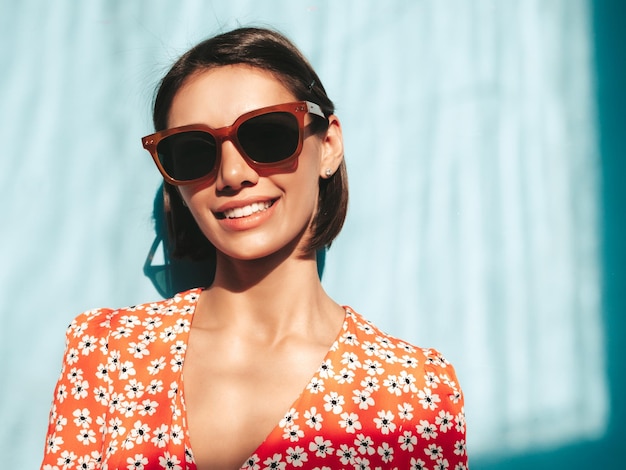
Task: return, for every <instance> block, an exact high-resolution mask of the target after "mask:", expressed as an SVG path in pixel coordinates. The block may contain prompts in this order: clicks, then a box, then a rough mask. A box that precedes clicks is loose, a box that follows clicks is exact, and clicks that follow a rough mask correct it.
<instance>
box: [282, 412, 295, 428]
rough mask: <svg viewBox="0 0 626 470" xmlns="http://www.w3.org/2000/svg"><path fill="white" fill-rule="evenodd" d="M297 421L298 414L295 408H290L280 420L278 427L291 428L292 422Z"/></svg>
mask: <svg viewBox="0 0 626 470" xmlns="http://www.w3.org/2000/svg"><path fill="white" fill-rule="evenodd" d="M297 419H298V412H297V411H296V409H295V408H291V409H290V410H289V411H288V412H287V413H285V416H283V418H282V419H281V420H280V422H279V423H278V426H279V427H281V428H284V427H289V426H292V425H293V423H294V421H296V420H297Z"/></svg>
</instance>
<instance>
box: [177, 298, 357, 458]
mask: <svg viewBox="0 0 626 470" xmlns="http://www.w3.org/2000/svg"><path fill="white" fill-rule="evenodd" d="M202 290H203V289H202V288H196V289H191V291H189V292H188V293H195V294H196V298H195V299H194V300H193V304H192V306H193V310H192V311H191V320H190V321H191V324H192V325H193V319H194V317H195V314H196V308H197V306H198V301H199V300H200V293H201V292H202ZM342 308H343V311H344V317H343V322H342V324H341V327H340V328H339V331H338V332H337V334H336V335H335V339H334V340H333V342H332V343H331V345H330V347H329V348H328V350H327V351H326V354H325V355H324V358H323V359H322V360H321V361H320V363H319V366H318V368H317V369H316V370H315V372H313V374H312V376H311V377H310V378H309V380H308V382H307V383H306V385H305V386H304V388H303V389H302V390H301V391H300V393H299V394H298V396H297V397H296V398H295V400H294V401H293V402H292V403H291V405H289V407H288V408H287V409H286V410H285V412H284V413H283V415H282V417H284V416H285V415H286V414H287V413H289V411H290V410H292V409H297V408H298V404H299V403H300V401H301V400H302V397H303V396H304V394H305V392H306V391H307V390H308V389H309V386H310V385H311V384H312V383H313V382H315V381H316V380H320V379H321V375H320V372H321V369H322V365H323V364H324V363H326V362H328V361H329V360H330V361H331V363H332V362H333V361H332V360H331V359H332V356H333V354H334V353H335V351H337V349H338V344H339V340H340V338H341V337H342V336H343V335H344V333H345V332H346V331H347V330H348V319H349V318H350V314H351V311H350V309H349V308H348V307H346V306H343V307H342ZM190 334H191V327H190V328H189V331H187V332H186V334H185V338H184V341H185V344H186V345H188V344H189V336H190ZM186 357H187V349H185V352H184V355H183V367H181V368H180V371H179V379H178V383H179V387H178V389H179V400H180V405H181V406H180V409H181V416H182V419H183V423H184V431H185V448H186V449H188V450H189V451H190V454H191V462H192V464H193V468H195V469H197V465H196V460H195V457H194V453H193V448H192V447H191V439H190V437H189V420H188V419H187V405H186V403H185V380H184V375H183V370H184V368H185V367H184V361H185V359H186ZM282 417H281V419H282ZM278 431H280V420H279V421H278V422H277V423H276V424H275V425H274V427H273V428H272V429H271V430H270V431H269V432H268V433H267V435H266V436H265V438H264V439H263V440H262V441H261V443H260V444H259V445H258V446H257V447H256V448H255V449H254V451H252V453H251V454H250V455H249V456H248V457H246V458H245V459H244V460H243V462H242V463H241V466H240V467H239V470H243V469H245V466H246V463H247V462H248V460H250V459H251V458H252V457H253V456H254V455H257V454H258V453H259V449H261V448H262V447H263V446H264V445H265V443H266V442H267V441H268V440H269V439H270V438H271V437H272V436H273V435H274V434H275V433H276V432H278Z"/></svg>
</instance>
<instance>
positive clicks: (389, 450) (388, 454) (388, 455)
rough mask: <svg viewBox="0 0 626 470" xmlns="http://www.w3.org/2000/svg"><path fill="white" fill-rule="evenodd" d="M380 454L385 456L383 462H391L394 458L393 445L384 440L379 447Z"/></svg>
mask: <svg viewBox="0 0 626 470" xmlns="http://www.w3.org/2000/svg"><path fill="white" fill-rule="evenodd" d="M378 455H380V456H381V457H382V458H383V462H385V463H389V462H391V461H392V460H393V447H390V446H389V443H387V442H383V443H382V445H380V446H379V447H378Z"/></svg>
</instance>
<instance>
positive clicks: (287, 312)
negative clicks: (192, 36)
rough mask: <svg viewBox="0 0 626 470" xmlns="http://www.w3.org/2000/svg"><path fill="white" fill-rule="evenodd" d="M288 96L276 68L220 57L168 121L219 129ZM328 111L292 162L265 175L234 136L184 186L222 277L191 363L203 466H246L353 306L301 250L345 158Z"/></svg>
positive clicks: (190, 404) (193, 424) (199, 314)
mask: <svg viewBox="0 0 626 470" xmlns="http://www.w3.org/2000/svg"><path fill="white" fill-rule="evenodd" d="M290 101H296V98H295V97H294V96H293V95H292V94H291V92H290V91H289V90H288V89H287V88H285V87H284V86H283V85H282V83H281V82H280V81H279V80H278V79H277V78H276V77H275V76H274V75H272V74H271V73H269V72H266V71H263V70H260V69H255V68H251V67H249V66H246V65H233V66H224V67H218V68H214V69H210V70H205V71H200V72H198V73H196V74H194V75H193V76H191V77H190V78H188V79H187V82H186V83H185V84H184V85H183V87H182V88H181V89H180V90H179V91H178V93H177V94H176V96H175V98H174V101H173V103H172V107H171V110H170V113H169V119H168V126H169V127H178V126H183V125H186V124H198V123H201V124H206V125H208V126H211V127H213V128H219V127H223V126H227V125H230V124H232V123H233V122H234V121H235V119H236V118H237V117H239V116H240V115H241V114H243V113H245V112H247V111H251V110H254V109H258V108H262V107H265V106H270V105H274V104H280V103H286V102H290ZM310 119H312V118H311V116H307V117H306V122H309V120H310ZM329 120H330V126H329V129H328V132H326V133H325V134H322V135H311V136H307V135H306V134H305V137H306V138H305V141H304V146H303V149H302V152H301V154H300V156H299V157H298V167H297V169H296V170H295V171H293V172H288V173H287V172H282V173H280V172H279V173H274V174H270V175H263V174H259V173H257V172H256V171H255V170H254V169H252V168H251V167H250V166H248V165H247V163H246V162H245V160H244V159H243V157H242V156H241V155H240V154H239V153H238V151H237V149H236V148H235V146H234V145H233V144H232V142H229V141H227V142H225V143H224V144H223V145H222V159H221V165H220V167H219V169H218V173H217V176H216V178H215V180H214V181H210V182H208V183H206V182H205V183H199V184H197V185H191V186H183V187H181V188H180V193H181V195H182V197H183V199H184V201H185V203H186V204H187V206H188V208H189V210H190V211H191V212H192V214H193V215H194V218H195V219H196V221H197V222H198V225H199V227H200V228H201V230H202V231H203V233H204V234H205V236H206V237H207V238H208V239H209V240H210V241H211V242H212V243H213V245H214V246H215V247H216V249H217V265H216V275H215V281H214V283H213V285H212V286H211V287H209V288H208V289H206V290H205V291H203V292H202V294H201V296H200V300H199V302H198V306H197V310H196V313H195V315H194V319H193V323H192V327H191V334H190V338H189V345H188V348H187V353H186V358H185V364H184V370H183V374H184V397H185V403H186V408H187V419H188V427H189V435H190V440H191V446H192V449H193V453H194V458H195V461H196V464H197V466H198V469H199V470H204V469H211V470H214V469H229V470H232V469H238V468H239V467H240V466H241V465H242V464H243V462H244V461H245V459H246V458H247V457H248V456H250V455H251V454H252V453H254V451H255V449H256V448H257V447H258V446H259V445H260V444H261V443H262V442H263V440H264V439H265V437H266V436H267V435H268V434H269V433H270V432H271V431H272V429H273V428H274V427H275V426H276V425H277V424H278V422H279V421H280V420H281V418H282V417H283V415H284V414H285V413H286V412H287V411H288V410H289V408H290V406H291V404H292V403H293V402H294V401H295V400H296V399H297V398H298V396H299V394H300V392H301V391H302V390H303V389H304V388H305V387H306V385H307V383H308V381H309V379H310V378H311V376H312V375H313V374H314V373H315V371H316V370H317V368H318V367H319V365H320V364H321V362H322V360H323V359H324V356H325V355H326V353H327V352H328V349H329V347H330V346H331V344H332V343H333V341H334V340H335V338H336V337H337V335H338V333H339V330H340V329H341V325H342V323H343V320H344V316H345V312H344V310H343V309H342V308H341V307H340V306H339V305H337V304H336V303H335V302H334V301H333V300H332V299H330V298H329V297H328V296H327V295H326V293H325V292H324V290H323V289H322V286H321V284H320V281H319V278H318V274H317V266H316V261H315V254H314V253H310V252H309V253H307V252H305V250H304V247H305V246H306V242H307V240H308V237H309V236H310V224H311V221H312V219H313V217H314V215H315V212H316V204H317V195H318V184H319V178H320V177H324V175H325V171H326V168H330V169H331V171H333V172H334V171H336V169H337V168H338V166H339V164H340V162H341V159H342V158H343V143H342V136H341V127H340V124H339V121H338V120H337V118H336V117H335V116H331V117H330V119H329ZM267 202H270V203H272V205H271V206H270V207H269V208H267V209H265V210H262V211H260V212H256V213H253V214H251V215H249V216H247V217H242V218H235V219H229V218H224V214H223V213H224V211H226V210H228V209H233V208H236V207H243V206H246V205H249V204H252V203H267Z"/></svg>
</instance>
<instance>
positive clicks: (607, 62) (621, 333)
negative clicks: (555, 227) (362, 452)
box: [473, 0, 626, 470]
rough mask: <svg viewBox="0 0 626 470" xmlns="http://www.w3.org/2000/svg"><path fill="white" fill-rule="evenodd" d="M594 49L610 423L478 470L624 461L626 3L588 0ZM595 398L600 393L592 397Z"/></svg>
mask: <svg viewBox="0 0 626 470" xmlns="http://www.w3.org/2000/svg"><path fill="white" fill-rule="evenodd" d="M589 5H590V9H591V12H592V15H593V17H592V27H593V34H594V37H593V40H594V55H595V66H596V70H595V72H596V73H595V75H596V98H597V110H598V115H597V119H598V122H597V128H598V130H599V135H598V138H599V150H600V155H601V161H600V173H601V182H600V183H601V186H600V187H601V194H599V200H600V201H601V204H602V207H601V208H600V213H601V214H602V217H601V224H602V226H601V227H600V233H601V234H602V245H603V246H602V267H603V269H602V276H603V279H602V283H603V290H602V296H603V302H602V308H603V319H604V331H605V338H606V344H605V354H606V358H607V360H606V365H607V371H606V376H607V379H608V383H609V393H610V397H609V406H610V408H609V424H608V428H607V430H606V433H605V435H604V437H603V438H602V439H601V440H599V441H594V442H587V441H584V442H577V443H572V444H571V445H569V446H565V447H561V448H558V449H554V450H551V451H545V452H537V453H527V454H524V455H519V456H515V457H512V458H502V459H497V460H492V461H489V460H482V459H481V461H478V462H474V463H475V464H476V465H474V466H473V469H474V470H476V469H482V470H504V469H506V470H521V469H534V470H537V469H553V468H568V469H600V468H601V469H614V468H624V467H623V466H624V459H623V457H622V456H621V452H618V451H619V449H620V448H622V447H623V437H622V436H623V434H624V430H623V423H624V422H625V421H626V401H625V400H624V399H623V394H624V387H625V386H626V346H625V344H624V343H623V338H625V337H626V318H625V312H626V249H625V248H624V241H625V240H626V213H625V211H624V203H625V202H626V185H625V184H624V183H625V182H626V163H625V158H624V157H625V156H626V149H625V148H624V140H625V139H626V132H625V127H624V124H623V123H624V112H625V110H626V92H625V89H624V84H626V60H625V57H624V55H623V45H624V44H626V25H625V24H624V23H625V19H626V2H623V1H622V0H590V2H589ZM588 399H589V400H594V399H595V397H592V396H590V397H588Z"/></svg>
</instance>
